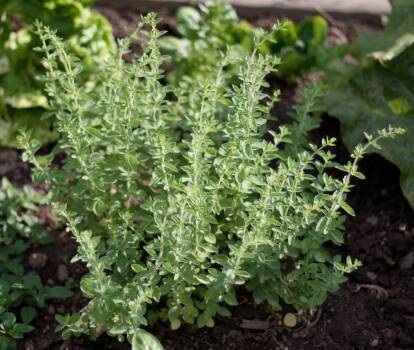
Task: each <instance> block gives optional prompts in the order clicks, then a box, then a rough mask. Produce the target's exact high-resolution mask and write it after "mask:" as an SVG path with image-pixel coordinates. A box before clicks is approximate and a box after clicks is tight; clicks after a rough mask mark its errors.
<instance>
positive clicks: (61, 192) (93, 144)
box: [20, 15, 401, 349]
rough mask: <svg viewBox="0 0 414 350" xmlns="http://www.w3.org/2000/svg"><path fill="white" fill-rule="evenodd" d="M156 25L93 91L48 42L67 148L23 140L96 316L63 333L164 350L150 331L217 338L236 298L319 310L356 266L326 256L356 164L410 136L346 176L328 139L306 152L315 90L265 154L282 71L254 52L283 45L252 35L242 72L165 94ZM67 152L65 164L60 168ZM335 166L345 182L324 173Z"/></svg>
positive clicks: (147, 26) (123, 48)
mask: <svg viewBox="0 0 414 350" xmlns="http://www.w3.org/2000/svg"><path fill="white" fill-rule="evenodd" d="M156 24H157V20H156V17H155V16H154V15H149V16H148V17H145V18H143V19H142V21H141V27H140V28H139V30H138V32H137V34H136V36H137V37H138V38H139V39H140V40H141V41H142V42H143V43H144V51H143V54H142V55H141V56H140V57H138V58H137V59H136V60H135V61H134V62H133V63H125V62H124V60H123V57H124V55H125V54H126V53H127V52H128V47H129V44H130V43H129V40H127V39H125V40H121V41H120V42H119V48H118V50H117V52H116V53H115V54H113V55H111V57H110V59H109V60H108V61H106V62H105V64H104V66H103V69H102V70H101V71H100V72H99V73H98V77H97V78H98V79H99V80H100V81H102V82H103V83H102V85H101V86H100V87H99V88H98V89H95V90H91V91H86V90H85V89H84V88H83V87H82V84H81V83H80V82H79V80H80V79H81V78H80V76H79V74H80V66H79V63H78V62H77V61H76V60H73V58H72V57H71V55H70V54H68V52H67V51H66V49H65V46H66V45H65V44H63V43H62V42H61V41H60V40H58V39H57V38H56V36H55V35H54V34H53V32H51V31H50V30H49V29H47V28H43V27H42V28H40V29H39V34H40V37H41V41H42V50H43V52H44V54H45V61H44V64H45V66H46V67H47V69H48V71H47V75H46V77H45V80H46V86H47V91H48V93H49V96H50V98H51V102H50V103H51V107H50V108H51V110H52V111H53V112H54V113H55V114H56V118H57V127H58V130H59V131H60V132H61V135H62V138H61V140H60V142H59V144H58V145H57V147H56V149H55V150H54V151H53V152H52V153H51V154H49V155H43V156H36V152H37V150H38V149H39V143H38V142H36V141H35V140H33V139H32V138H31V137H30V135H28V134H27V133H24V134H22V136H21V137H20V143H21V144H22V146H23V147H24V148H25V149H26V152H25V159H26V160H29V161H31V162H32V163H33V164H34V165H35V167H36V171H35V179H36V180H37V181H45V182H47V183H49V184H50V186H51V193H52V201H53V202H54V203H55V206H56V208H57V210H58V211H59V212H60V214H61V215H62V216H63V217H64V218H65V219H66V222H67V225H68V230H69V231H70V232H72V234H73V236H74V237H75V239H76V240H77V242H78V244H79V249H78V254H77V256H76V257H75V258H74V260H81V261H83V262H84V263H85V264H86V266H87V267H88V269H89V272H88V273H87V274H86V275H85V276H84V277H83V279H82V281H81V289H82V291H83V293H84V294H85V295H86V296H87V297H88V298H89V304H88V305H87V306H86V307H85V308H84V309H83V310H82V311H81V313H80V314H75V315H67V316H60V317H59V318H58V321H59V322H60V324H61V328H63V329H64V335H69V334H75V335H78V334H81V333H88V334H90V335H92V336H98V335H99V334H101V333H102V332H107V333H108V334H110V335H113V336H117V337H119V339H123V337H124V336H127V337H128V339H129V340H130V342H131V343H132V345H133V349H160V348H161V345H160V344H159V342H158V341H157V340H156V339H155V338H154V337H153V336H152V335H150V333H148V332H147V331H145V329H144V328H145V327H146V326H148V325H149V324H152V323H154V322H156V321H157V320H161V321H166V320H168V321H169V322H170V325H171V328H172V329H177V328H179V327H180V326H181V324H183V323H191V324H192V323H195V324H197V325H198V326H199V327H203V326H208V327H212V326H214V317H215V316H216V315H222V316H229V315H230V309H229V307H231V306H234V305H237V303H238V299H237V289H238V288H239V287H241V286H245V287H246V288H247V289H248V290H250V291H251V292H252V294H253V297H254V299H255V301H256V302H257V303H261V302H266V303H268V304H270V305H271V306H272V307H273V308H274V309H275V310H280V308H281V305H282V303H287V304H291V305H293V306H294V307H296V308H298V309H304V308H313V307H315V306H317V305H320V304H321V303H323V301H324V300H325V298H326V296H327V293H328V292H334V291H335V290H336V289H337V288H338V286H339V284H340V283H341V282H343V281H344V280H345V279H346V278H345V274H346V273H347V272H349V271H351V270H353V269H354V268H355V267H356V266H358V262H357V261H352V260H351V259H350V258H347V260H346V262H342V260H341V257H340V256H332V255H331V254H330V253H329V251H328V250H327V249H326V247H325V245H326V243H328V242H333V243H335V244H342V243H343V229H344V227H343V223H344V219H345V215H344V214H345V213H348V214H353V211H352V208H351V207H350V206H349V205H348V204H347V203H346V195H347V193H348V192H349V191H350V188H351V184H350V181H351V178H352V177H353V176H356V177H359V178H361V177H363V175H362V174H361V173H359V172H358V170H357V163H358V161H359V160H360V159H361V158H362V157H363V154H364V153H365V152H366V150H367V149H368V147H370V146H375V145H377V141H378V140H379V139H382V138H384V137H393V136H394V135H396V134H398V133H400V132H401V130H399V129H389V130H383V131H380V132H379V134H378V136H377V137H375V138H373V137H372V136H370V135H367V139H368V142H367V143H366V144H364V145H360V146H358V147H356V148H355V151H354V153H353V154H352V160H351V161H350V162H349V163H348V164H347V165H344V166H340V165H338V164H336V163H335V161H334V155H333V154H332V153H331V152H330V151H329V148H330V147H332V146H333V145H334V142H335V140H334V139H324V140H323V141H322V143H321V145H318V146H317V145H313V144H308V142H307V141H306V138H305V136H306V133H307V132H308V131H309V130H311V129H312V128H314V127H315V125H317V118H316V117H314V116H313V112H317V111H319V110H320V108H321V104H320V102H321V101H320V99H321V96H320V91H321V88H320V87H318V86H316V87H313V88H311V89H310V90H308V91H306V92H305V94H304V99H305V101H304V104H303V105H301V106H297V107H296V108H295V112H296V115H295V118H294V122H293V123H292V125H289V126H285V127H281V128H280V129H279V130H278V131H269V133H270V135H271V137H272V139H273V142H267V141H265V140H264V139H263V136H264V132H265V130H266V128H265V125H266V120H267V119H268V118H270V109H271V107H272V106H273V104H274V102H275V100H276V99H277V93H275V94H274V95H268V94H266V93H265V92H264V88H265V87H267V83H266V77H267V76H268V75H269V74H270V73H272V72H274V71H275V69H276V66H277V64H278V62H279V60H278V59H275V58H274V56H273V55H267V54H261V53H260V52H259V51H258V48H259V47H260V46H261V44H262V43H263V42H264V41H266V40H268V37H269V36H273V35H275V33H274V32H271V33H264V32H260V33H258V36H257V37H256V38H255V40H254V44H253V48H252V51H251V54H250V55H249V56H248V57H247V59H245V58H242V57H240V58H239V60H237V61H234V60H235V59H236V58H235V56H234V55H233V54H232V53H231V48H229V50H230V51H228V50H226V51H221V53H220V57H221V59H220V60H217V61H215V62H205V64H206V65H208V66H206V67H203V69H207V70H210V71H211V74H207V75H206V76H205V77H204V79H198V78H190V77H187V78H186V79H183V80H182V81H180V82H179V84H178V85H175V84H172V85H169V84H163V83H162V81H164V80H163V72H162V70H161V68H160V67H161V66H162V64H163V62H164V57H163V56H162V54H161V53H160V47H159V39H160V37H161V34H162V33H160V32H159V31H158V30H157V26H156ZM275 30H278V29H277V28H275ZM230 60H231V61H232V63H233V64H234V65H237V66H238V67H239V70H238V73H237V78H236V80H235V82H234V84H232V85H228V84H226V83H225V82H226V73H225V72H224V67H226V66H227V65H228V63H229V61H230ZM91 116H99V120H100V123H95V124H94V123H91V121H92V120H94V118H91ZM62 152H63V153H64V154H66V160H65V162H64V165H63V166H62V167H61V168H59V169H56V168H55V167H51V164H52V161H53V159H54V157H55V156H56V154H60V153H62ZM333 167H337V168H338V169H340V170H342V171H343V172H344V176H343V177H342V178H339V179H337V178H334V177H332V176H331V175H329V170H330V169H331V168H333Z"/></svg>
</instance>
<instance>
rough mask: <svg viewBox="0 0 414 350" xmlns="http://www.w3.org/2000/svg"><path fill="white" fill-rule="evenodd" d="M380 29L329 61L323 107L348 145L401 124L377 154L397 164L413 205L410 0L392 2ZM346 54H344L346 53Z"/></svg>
mask: <svg viewBox="0 0 414 350" xmlns="http://www.w3.org/2000/svg"><path fill="white" fill-rule="evenodd" d="M391 4H392V13H391V16H390V17H389V19H388V23H387V25H386V27H385V29H384V31H383V32H376V33H374V32H366V33H362V34H361V35H360V37H359V38H358V39H357V40H356V42H355V43H353V44H352V45H351V46H350V47H349V48H346V49H345V50H343V51H344V53H346V54H349V55H350V56H351V57H353V63H352V64H349V63H346V62H349V59H348V60H347V61H346V60H344V59H343V57H339V58H337V59H335V60H333V61H332V62H330V63H329V65H328V67H327V69H328V74H327V76H326V79H325V80H326V85H327V91H328V93H327V96H326V101H325V102H326V108H327V111H328V113H329V114H330V115H332V116H334V117H336V118H338V119H339V120H340V122H341V132H342V135H343V139H344V141H345V143H346V145H347V146H348V148H349V149H352V147H354V146H355V145H356V144H358V143H359V142H361V140H363V138H364V134H363V131H364V130H365V131H368V132H372V131H373V130H376V129H378V128H382V127H384V126H386V125H393V126H395V127H403V128H405V129H406V130H407V133H406V135H404V136H403V137H400V138H398V140H395V141H394V140H393V141H390V140H387V141H385V142H384V147H383V148H382V150H377V151H376V152H378V153H379V154H381V155H382V156H384V157H385V158H386V159H388V160H389V161H391V162H393V163H394V164H396V165H397V166H398V168H399V169H400V171H401V187H402V190H403V192H404V194H405V196H406V197H407V199H408V201H409V202H410V204H411V205H412V206H414V138H413V135H414V34H413V32H414V3H413V2H412V1H410V0H394V1H392V3H391ZM348 58H349V56H348Z"/></svg>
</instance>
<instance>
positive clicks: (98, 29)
mask: <svg viewBox="0 0 414 350" xmlns="http://www.w3.org/2000/svg"><path fill="white" fill-rule="evenodd" d="M92 3H93V1H89V0H0V13H1V19H0V144H2V145H15V138H16V135H17V133H18V131H19V129H21V128H22V127H29V128H31V129H33V131H34V133H35V134H36V135H37V137H38V139H39V140H41V141H42V142H43V143H47V142H50V141H52V140H55V139H56V138H57V133H56V131H55V130H53V128H52V123H53V119H41V117H42V115H44V114H45V110H46V109H47V108H48V102H47V98H46V96H45V94H44V91H43V85H42V84H41V83H39V82H38V81H37V80H36V76H37V75H38V74H41V73H42V72H43V71H44V67H43V66H42V64H41V55H39V53H38V52H36V51H35V50H34V48H35V47H37V46H39V41H38V39H37V37H36V35H34V33H33V30H32V28H33V23H34V21H35V20H39V21H41V22H42V23H44V24H45V25H47V26H49V27H50V28H52V29H54V30H56V31H57V33H58V35H59V36H60V37H62V38H64V39H66V40H68V43H69V44H68V49H69V51H70V52H71V53H72V54H74V55H75V56H76V57H78V59H80V60H81V62H82V63H83V65H82V71H83V73H82V74H83V77H84V79H85V82H86V83H87V84H89V86H90V88H92V87H93V85H94V84H95V83H96V81H95V80H94V79H93V76H92V73H93V72H95V71H96V70H97V69H98V68H99V66H100V65H101V63H102V61H103V60H104V59H105V58H106V57H107V56H108V53H109V51H111V50H112V49H113V46H114V45H113V38H112V31H111V27H110V25H109V23H108V21H107V20H106V19H105V18H104V17H102V16H101V15H99V14H98V13H96V12H94V11H93V10H91V9H90V8H89V7H88V6H90V5H91V4H92Z"/></svg>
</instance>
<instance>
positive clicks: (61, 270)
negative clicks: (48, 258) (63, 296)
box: [57, 264, 69, 281]
mask: <svg viewBox="0 0 414 350" xmlns="http://www.w3.org/2000/svg"><path fill="white" fill-rule="evenodd" d="M68 275H69V272H68V268H67V267H66V265H63V264H61V265H59V266H58V270H57V278H58V280H59V281H64V280H65V279H66V278H68Z"/></svg>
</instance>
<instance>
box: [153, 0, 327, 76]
mask: <svg viewBox="0 0 414 350" xmlns="http://www.w3.org/2000/svg"><path fill="white" fill-rule="evenodd" d="M282 23H283V26H282V27H283V30H278V31H276V32H274V36H273V37H269V38H268V41H267V42H265V43H263V44H262V46H261V48H260V49H261V51H262V52H263V53H271V54H274V55H277V56H278V57H281V59H282V61H281V64H280V65H279V68H278V71H277V72H275V74H277V75H278V76H280V77H282V78H284V79H291V78H292V77H294V76H298V75H300V74H301V73H303V71H305V70H307V69H309V68H310V67H312V66H313V65H314V63H315V62H316V58H317V55H318V53H319V51H320V50H321V49H322V48H323V47H324V43H325V39H326V37H327V35H328V24H327V23H326V21H325V20H324V19H323V18H322V17H320V16H315V17H312V18H310V19H307V20H305V21H303V22H302V23H299V24H294V23H292V22H291V21H288V20H284V21H283V22H282ZM176 25H177V32H178V34H179V37H176V36H172V35H169V36H165V37H163V38H162V39H161V41H160V44H161V49H162V52H163V53H165V54H167V55H169V56H170V57H171V59H172V62H173V64H174V69H173V70H172V71H171V72H170V73H169V74H168V78H169V80H170V81H171V82H176V83H177V82H179V81H181V80H182V78H183V77H184V76H187V75H190V76H192V77H200V78H203V76H204V75H205V74H206V73H208V72H207V71H208V67H209V66H210V65H211V64H214V63H215V62H217V60H218V59H220V56H219V55H220V52H222V51H223V50H225V49H226V47H227V46H231V47H232V50H233V54H234V56H235V57H237V56H240V55H241V56H244V57H247V56H249V55H250V54H251V52H252V50H253V48H254V37H255V35H257V34H258V33H259V32H260V29H259V28H256V27H254V26H253V25H252V24H250V23H249V22H246V21H241V20H239V18H238V16H237V14H236V12H235V10H234V9H233V8H232V7H231V5H229V4H226V3H224V2H217V1H209V2H207V3H206V4H205V5H201V6H200V7H199V9H198V10H197V9H195V8H193V7H187V6H185V7H182V8H180V9H179V10H178V12H177V15H176ZM206 63H207V64H206ZM206 70H207V71H206ZM225 71H226V72H227V73H228V75H229V77H230V78H231V77H235V76H236V75H237V72H238V67H237V66H235V65H234V64H231V62H230V64H229V66H228V67H226V68H225Z"/></svg>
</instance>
